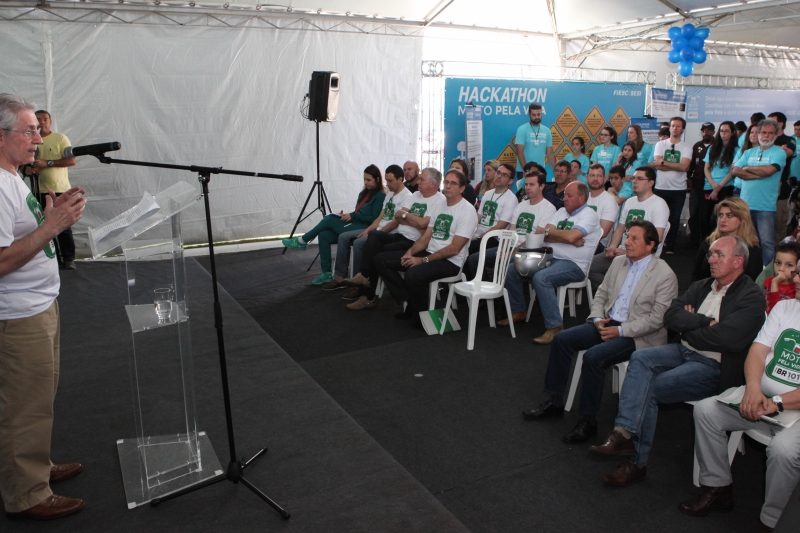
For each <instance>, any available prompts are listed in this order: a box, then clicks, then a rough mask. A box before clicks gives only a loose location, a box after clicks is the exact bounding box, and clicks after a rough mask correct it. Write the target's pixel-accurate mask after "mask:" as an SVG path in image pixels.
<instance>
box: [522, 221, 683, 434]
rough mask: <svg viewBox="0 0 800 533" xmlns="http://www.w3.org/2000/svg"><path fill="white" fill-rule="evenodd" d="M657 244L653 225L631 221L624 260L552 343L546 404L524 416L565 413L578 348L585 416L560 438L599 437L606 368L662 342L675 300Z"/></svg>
mask: <svg viewBox="0 0 800 533" xmlns="http://www.w3.org/2000/svg"><path fill="white" fill-rule="evenodd" d="M658 242H659V239H658V230H656V227H655V226H654V225H653V224H652V223H651V222H647V221H644V220H637V221H633V222H631V223H629V229H628V239H627V240H626V241H625V257H622V256H620V257H617V258H615V259H614V261H613V262H612V264H611V268H609V270H608V273H607V274H606V277H605V279H604V280H603V283H602V284H601V285H600V287H599V288H598V290H597V294H596V295H595V298H594V301H593V302H592V310H591V312H590V313H589V318H588V319H587V320H586V324H584V325H582V326H577V327H574V328H570V329H568V330H566V331H562V332H561V333H559V334H558V335H556V337H555V339H554V340H553V346H552V348H551V349H550V361H549V363H548V365H547V374H545V380H544V393H545V394H546V395H548V396H549V400H546V401H544V402H543V403H542V404H541V405H539V407H537V408H536V409H531V410H530V411H523V413H522V415H523V417H524V418H526V419H528V420H543V419H545V418H550V417H553V416H562V415H563V414H564V389H565V387H566V386H567V383H568V382H569V378H570V372H569V370H570V365H571V364H572V357H573V356H574V355H575V353H576V352H578V351H579V350H586V353H585V354H584V356H583V366H582V368H581V375H582V376H583V385H582V387H581V403H580V408H579V411H580V413H581V415H583V416H582V418H581V420H580V421H579V422H578V424H577V425H576V426H575V428H574V429H573V430H572V431H570V432H569V433H567V434H566V435H565V436H564V438H563V440H564V442H567V443H576V442H585V441H587V440H589V438H590V437H592V436H593V435H596V434H597V421H596V416H597V411H598V410H599V408H600V400H601V399H602V397H603V384H604V382H605V371H606V369H607V368H608V367H610V366H612V365H615V364H617V363H621V362H623V361H627V360H628V359H629V358H630V356H631V354H632V353H633V352H634V351H635V350H637V349H640V348H645V347H649V346H660V345H662V344H666V342H667V330H666V329H665V328H664V313H665V312H666V311H667V309H668V308H669V306H670V303H671V302H672V300H673V299H674V298H675V297H676V296H678V279H677V278H676V277H675V273H674V272H673V271H672V269H670V268H669V266H668V265H667V264H666V263H665V262H664V261H663V260H661V259H659V258H658V257H656V256H655V255H654V254H655V252H656V250H657V249H658Z"/></svg>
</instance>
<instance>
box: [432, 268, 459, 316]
mask: <svg viewBox="0 0 800 533" xmlns="http://www.w3.org/2000/svg"><path fill="white" fill-rule="evenodd" d="M464 263H466V260H465V261H464ZM464 263H462V264H461V269H459V271H458V274H456V275H455V276H452V277H450V278H441V279H437V280H434V281H431V284H430V287H429V288H428V294H429V295H430V296H429V298H428V310H429V311H433V310H434V309H436V300H438V299H439V284H440V283H455V282H457V281H466V279H465V278H464V274H463V271H464ZM451 287H452V285H451ZM453 309H458V303H457V302H456V301H455V300H453Z"/></svg>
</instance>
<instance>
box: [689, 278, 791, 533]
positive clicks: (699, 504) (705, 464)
mask: <svg viewBox="0 0 800 533" xmlns="http://www.w3.org/2000/svg"><path fill="white" fill-rule="evenodd" d="M794 284H795V287H796V288H797V291H796V293H797V297H798V298H800V275H797V273H795V276H794ZM798 354H800V301H798V300H797V299H795V300H784V301H782V302H778V304H777V305H775V307H774V308H773V309H772V311H771V312H770V314H769V316H768V317H767V322H766V324H764V327H763V328H761V331H760V332H759V333H758V336H757V337H756V340H755V341H754V342H753V344H752V346H751V347H750V351H749V352H748V354H747V360H746V361H745V364H744V373H745V380H746V385H745V389H744V397H743V398H742V401H741V404H740V407H739V411H738V412H737V411H736V410H735V409H731V408H730V407H728V406H726V405H724V404H722V403H720V402H718V401H717V400H716V399H715V398H707V399H705V400H703V401H701V402H700V403H698V404H697V405H696V406H695V408H694V422H695V429H696V435H697V436H696V445H695V450H696V451H697V461H698V463H699V465H700V486H701V487H702V492H701V493H700V494H698V495H697V496H695V497H694V498H692V499H690V500H687V501H685V502H683V503H682V504H681V505H680V510H681V511H683V512H684V513H686V514H689V515H692V516H706V515H707V514H709V513H710V512H712V511H724V510H729V509H732V508H733V497H732V491H731V488H732V484H733V479H732V478H731V469H730V463H729V462H728V433H727V432H730V431H747V430H757V431H760V432H762V433H767V434H771V435H772V442H771V443H770V444H769V446H767V483H766V490H765V498H764V506H763V507H762V508H761V522H762V524H763V525H765V526H766V527H768V528H773V527H775V523H776V522H777V521H778V519H779V518H780V516H781V513H782V512H783V509H784V507H786V504H787V503H788V502H789V497H790V495H791V494H792V491H793V490H794V489H795V487H796V486H797V483H798V481H800V468H798V464H800V423H795V424H793V425H792V426H791V427H789V428H782V427H779V426H775V425H772V424H769V423H767V422H763V421H761V416H764V415H767V416H769V415H772V414H774V413H779V412H782V411H784V410H787V409H791V410H798V409H800V357H798ZM734 390H735V388H733V389H728V390H727V391H725V392H724V393H723V395H725V394H729V393H731V392H733V391H734Z"/></svg>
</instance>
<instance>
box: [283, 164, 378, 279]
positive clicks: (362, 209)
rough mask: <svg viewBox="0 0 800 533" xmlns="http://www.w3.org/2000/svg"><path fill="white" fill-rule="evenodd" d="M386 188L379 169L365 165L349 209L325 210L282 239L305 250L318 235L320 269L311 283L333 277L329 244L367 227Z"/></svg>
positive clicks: (284, 243)
mask: <svg viewBox="0 0 800 533" xmlns="http://www.w3.org/2000/svg"><path fill="white" fill-rule="evenodd" d="M384 198H386V192H385V191H384V189H383V177H382V176H381V171H380V169H379V168H378V167H376V166H375V165H370V166H368V167H367V168H365V169H364V188H363V189H362V190H361V192H360V193H359V194H358V199H357V200H356V208H355V210H354V211H352V212H351V213H339V214H338V215H336V214H335V213H328V215H327V216H324V217H322V220H321V221H320V222H319V224H317V225H316V226H314V229H312V230H311V231H309V232H308V233H306V234H304V235H302V236H300V237H295V238H293V239H283V240H282V241H281V242H282V243H283V245H284V246H285V247H287V248H291V249H293V250H305V249H306V248H307V247H308V243H310V242H311V241H313V240H314V239H315V238H317V237H319V262H320V266H321V267H322V273H321V274H320V275H319V276H317V277H316V278H314V280H313V281H312V282H311V283H313V284H314V285H324V284H326V283H328V282H330V281H333V273H331V246H332V245H334V244H336V242H337V241H338V240H339V235H341V234H342V233H344V232H345V231H354V230H357V229H366V228H367V227H369V225H370V224H372V222H373V221H374V220H375V219H376V218H378V215H380V213H381V210H383V200H384Z"/></svg>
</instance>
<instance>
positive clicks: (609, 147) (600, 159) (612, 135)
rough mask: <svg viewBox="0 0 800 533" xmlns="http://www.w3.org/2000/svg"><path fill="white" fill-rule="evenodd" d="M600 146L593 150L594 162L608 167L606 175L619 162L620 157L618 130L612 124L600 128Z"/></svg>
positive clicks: (605, 167)
mask: <svg viewBox="0 0 800 533" xmlns="http://www.w3.org/2000/svg"><path fill="white" fill-rule="evenodd" d="M600 142H601V143H602V144H600V146H598V147H597V148H595V149H594V151H593V152H592V159H591V161H592V163H600V164H601V165H603V168H604V169H606V175H608V171H609V170H610V169H611V167H612V165H614V163H616V162H617V157H619V152H620V150H619V146H617V132H616V131H614V128H612V127H611V126H603V128H602V129H601V130H600Z"/></svg>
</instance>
